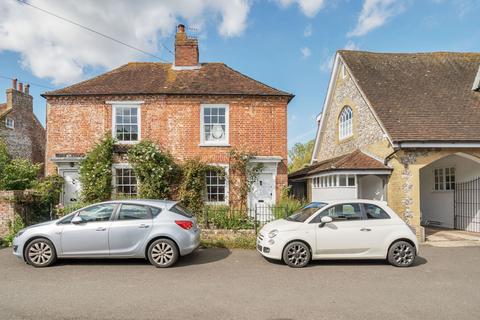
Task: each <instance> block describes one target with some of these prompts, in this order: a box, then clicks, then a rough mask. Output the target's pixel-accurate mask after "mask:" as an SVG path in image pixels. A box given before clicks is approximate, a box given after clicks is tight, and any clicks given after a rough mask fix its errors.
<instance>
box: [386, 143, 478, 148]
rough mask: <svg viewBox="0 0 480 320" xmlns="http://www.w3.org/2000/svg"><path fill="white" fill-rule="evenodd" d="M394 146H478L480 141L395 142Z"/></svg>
mask: <svg viewBox="0 0 480 320" xmlns="http://www.w3.org/2000/svg"><path fill="white" fill-rule="evenodd" d="M393 147H394V148H400V149H401V148H480V142H459V143H455V142H450V143H449V142H396V143H394V144H393Z"/></svg>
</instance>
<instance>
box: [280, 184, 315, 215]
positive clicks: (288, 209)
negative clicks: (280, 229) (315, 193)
mask: <svg viewBox="0 0 480 320" xmlns="http://www.w3.org/2000/svg"><path fill="white" fill-rule="evenodd" d="M289 191H290V188H289V187H286V188H283V189H282V192H281V195H280V201H279V202H278V204H277V205H276V206H275V209H274V211H273V214H274V216H275V218H276V219H282V218H285V217H288V216H289V215H291V214H293V213H294V212H295V211H297V210H298V209H300V208H302V207H304V206H305V205H307V203H306V202H304V201H302V200H298V199H296V198H294V197H293V196H291V195H289Z"/></svg>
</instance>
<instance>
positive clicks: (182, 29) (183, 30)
mask: <svg viewBox="0 0 480 320" xmlns="http://www.w3.org/2000/svg"><path fill="white" fill-rule="evenodd" d="M177 30H178V32H182V33H183V32H185V25H183V24H179V25H178V27H177Z"/></svg>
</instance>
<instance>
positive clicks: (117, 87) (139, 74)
mask: <svg viewBox="0 0 480 320" xmlns="http://www.w3.org/2000/svg"><path fill="white" fill-rule="evenodd" d="M110 94H112V95H113V94H182V95H183V94H187V95H188V94H195V95H198V94H213V95H217V94H218V95H260V96H286V97H288V98H289V99H292V98H293V95H291V94H290V93H287V92H284V91H280V90H277V89H275V88H272V87H269V86H267V85H265V84H263V83H261V82H259V81H256V80H254V79H252V78H249V77H248V76H246V75H244V74H241V73H240V72H238V71H235V70H233V69H232V68H230V67H228V66H227V65H225V64H223V63H202V64H201V67H200V68H198V69H194V70H174V69H172V65H171V64H168V63H158V62H135V63H129V64H126V65H123V66H121V67H119V68H117V69H114V70H112V71H110V72H107V73H104V74H102V75H100V76H98V77H95V78H93V79H90V80H86V81H83V82H80V83H77V84H74V85H72V86H70V87H66V88H63V89H60V90H55V91H50V92H46V93H44V94H43V96H44V97H48V96H69V95H110Z"/></svg>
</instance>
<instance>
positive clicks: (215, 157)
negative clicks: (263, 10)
mask: <svg viewBox="0 0 480 320" xmlns="http://www.w3.org/2000/svg"><path fill="white" fill-rule="evenodd" d="M120 100H125V101H128V100H142V101H144V104H142V105H141V107H140V108H141V111H140V112H141V137H142V138H143V139H149V140H151V141H153V142H154V143H156V144H157V145H158V146H159V147H160V148H161V149H162V150H166V151H169V152H170V153H172V155H173V156H174V157H175V158H177V159H178V160H180V161H182V160H185V159H188V158H193V157H199V158H200V159H202V160H203V161H206V162H209V163H225V164H227V163H228V151H229V150H230V149H231V148H236V149H238V150H243V151H249V152H252V153H254V154H256V155H259V156H281V157H282V159H283V160H282V162H281V163H280V164H279V166H278V175H277V179H276V183H277V186H276V187H277V194H280V191H281V188H282V187H283V186H286V185H287V103H288V102H287V101H288V100H287V98H277V97H229V96H166V95H155V96H153V95H148V96H98V97H64V98H62V97H60V98H58V97H57V98H49V99H48V101H47V102H48V103H47V150H46V167H47V174H52V173H54V172H55V165H54V164H53V163H52V162H51V161H50V159H51V158H52V157H54V155H55V154H57V153H86V152H88V151H89V150H91V148H92V147H93V146H94V144H95V143H96V142H97V141H98V140H99V139H101V138H102V137H103V136H104V134H105V133H107V132H111V130H112V106H111V105H109V104H107V103H106V101H120ZM202 103H222V104H228V105H229V118H230V119H229V140H230V141H229V142H230V145H231V146H230V147H202V146H199V144H200V111H201V107H200V105H201V104H202ZM277 198H278V197H277Z"/></svg>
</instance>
